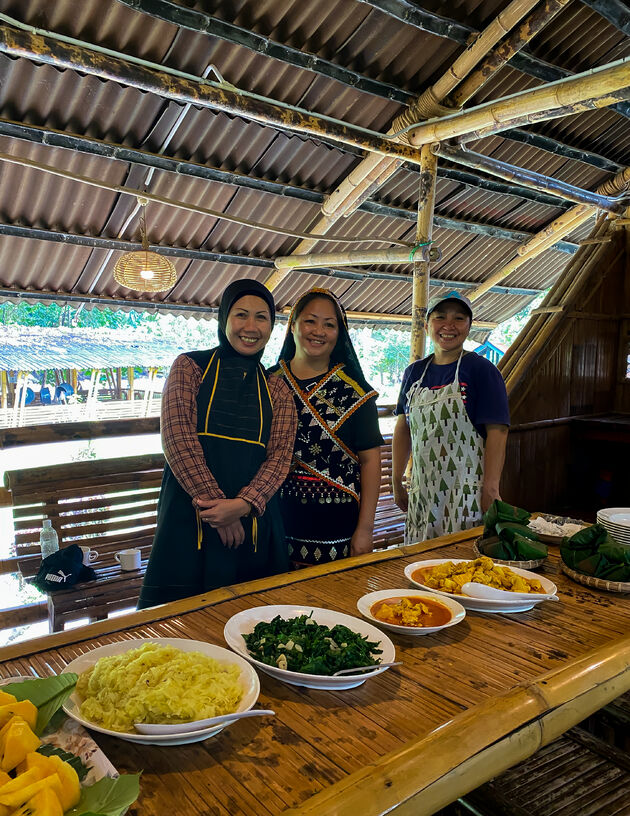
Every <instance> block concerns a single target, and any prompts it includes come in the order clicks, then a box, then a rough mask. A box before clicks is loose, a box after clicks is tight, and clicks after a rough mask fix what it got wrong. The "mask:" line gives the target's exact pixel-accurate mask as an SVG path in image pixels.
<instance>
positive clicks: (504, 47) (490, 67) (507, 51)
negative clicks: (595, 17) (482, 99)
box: [447, 0, 571, 108]
mask: <svg viewBox="0 0 630 816" xmlns="http://www.w3.org/2000/svg"><path fill="white" fill-rule="evenodd" d="M570 2H571V0H545V2H543V3H542V4H541V5H540V6H538V7H537V8H535V9H534V11H533V12H532V13H531V14H530V15H529V16H528V17H527V18H526V19H525V20H523V22H522V23H521V24H520V25H519V26H518V27H517V28H515V29H514V31H513V32H512V33H511V34H510V36H509V37H507V38H506V39H505V40H504V41H503V42H501V43H500V44H499V45H498V46H497V47H496V48H495V49H494V50H493V51H492V52H491V53H490V54H488V56H487V57H486V58H485V59H484V61H483V62H482V63H481V64H480V65H479V66H478V67H477V68H476V69H475V70H474V71H472V72H471V73H470V74H469V75H468V76H467V77H466V79H465V80H464V81H463V82H462V83H461V84H460V85H459V86H458V87H457V88H456V89H455V90H454V91H453V92H452V93H450V94H449V96H448V99H447V104H450V105H451V106H452V107H453V108H461V107H462V106H463V105H464V103H465V102H466V101H468V100H469V99H470V98H471V97H473V96H474V95H475V94H476V93H477V91H478V90H479V89H480V88H482V87H483V86H484V85H485V84H486V83H487V82H488V80H489V79H490V78H491V77H492V76H494V74H495V73H496V72H497V71H498V70H499V68H502V67H503V66H504V65H505V64H506V63H507V62H508V61H509V60H510V59H512V57H513V56H514V54H516V53H517V52H518V51H520V50H521V48H523V46H525V45H526V44H527V43H528V42H529V41H530V40H531V39H532V37H535V36H536V34H538V32H539V31H541V30H542V29H543V28H544V27H545V26H546V25H547V24H548V23H549V22H551V20H553V18H554V17H555V16H556V14H558V13H559V12H560V11H562V9H563V8H564V7H565V6H566V5H568V3H570Z"/></svg>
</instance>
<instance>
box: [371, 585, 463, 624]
mask: <svg viewBox="0 0 630 816" xmlns="http://www.w3.org/2000/svg"><path fill="white" fill-rule="evenodd" d="M357 609H358V610H359V612H360V613H361V614H362V615H363V617H364V618H367V619H368V620H369V621H371V622H372V623H376V624H377V625H378V626H383V627H385V628H386V629H391V630H392V631H393V632H398V633H399V634H404V635H430V634H433V633H434V632H439V631H441V630H442V629H447V628H448V627H449V626H455V624H456V623H460V622H461V621H462V620H463V619H464V618H465V617H466V610H465V609H464V607H463V606H462V605H461V604H460V603H458V602H457V601H456V600H454V599H453V598H438V597H436V595H435V593H433V592H419V591H418V590H408V589H380V590H378V591H377V592H370V593H368V594H367V595H364V596H363V597H362V598H359V600H358V601H357Z"/></svg>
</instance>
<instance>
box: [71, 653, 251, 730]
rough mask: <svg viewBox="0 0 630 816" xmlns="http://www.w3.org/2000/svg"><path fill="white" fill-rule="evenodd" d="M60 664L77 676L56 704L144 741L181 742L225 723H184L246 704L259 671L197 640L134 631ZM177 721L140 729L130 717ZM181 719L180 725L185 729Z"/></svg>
mask: <svg viewBox="0 0 630 816" xmlns="http://www.w3.org/2000/svg"><path fill="white" fill-rule="evenodd" d="M64 671H65V672H74V673H76V674H78V675H79V679H78V682H77V685H76V688H75V689H74V692H73V693H72V695H71V696H70V697H69V698H68V700H67V701H66V703H65V704H64V706H63V708H64V711H65V712H66V714H68V716H70V717H72V718H73V719H75V720H76V721H77V722H79V723H81V725H83V726H85V727H86V728H90V729H92V730H93V731H98V732H100V733H101V734H108V735H110V736H113V737H119V738H120V739H123V740H127V741H128V742H139V743H145V744H151V745H184V744H186V743H190V742H200V741H201V740H205V739H208V737H212V736H214V735H215V734H218V733H219V731H221V730H222V729H223V728H225V727H226V725H228V723H225V724H221V723H218V724H215V725H213V726H211V727H207V728H200V729H199V730H194V731H191V730H190V724H191V723H194V722H195V721H196V720H203V719H206V718H208V717H217V716H221V715H222V714H232V713H235V712H241V711H249V709H250V708H252V707H253V706H254V704H255V703H256V700H257V699H258V695H259V693H260V683H259V681H258V675H257V674H256V672H255V671H254V669H253V668H252V666H251V665H250V664H249V663H248V662H247V661H246V660H244V659H243V658H242V657H240V656H239V655H236V654H234V652H231V651H229V650H228V649H224V648H223V647H221V646H215V645H214V644H212V643H205V642H203V641H199V640H187V639H185V638H136V639H132V640H123V641H118V642H116V643H108V644H107V645H105V646H99V647H97V648H95V649H92V650H91V651H88V652H86V653H85V654H82V655H81V656H80V657H77V658H76V659H75V660H73V661H72V662H71V663H69V664H68V665H67V666H66V668H65V670H64ZM136 722H137V723H163V724H165V725H177V724H179V723H181V724H182V732H177V731H176V732H175V733H170V734H166V735H161V734H157V735H153V734H151V735H145V734H139V733H138V732H137V731H136V729H135V727H134V723H136ZM184 725H185V726H186V730H184Z"/></svg>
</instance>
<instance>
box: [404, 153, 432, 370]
mask: <svg viewBox="0 0 630 816" xmlns="http://www.w3.org/2000/svg"><path fill="white" fill-rule="evenodd" d="M436 180H437V156H436V155H435V153H434V152H433V151H432V150H431V147H430V146H429V145H425V146H424V147H423V148H422V163H421V165H420V191H419V194H418V224H417V226H416V245H419V244H421V243H425V242H430V241H431V237H432V235H433V212H434V209H435V184H436ZM429 268H430V262H429V261H425V260H420V259H418V260H414V264H413V285H412V294H411V315H412V321H411V348H410V351H409V361H410V362H411V363H413V362H415V361H416V360H421V359H422V358H423V357H424V349H425V344H426V328H425V323H426V316H427V305H428V303H429Z"/></svg>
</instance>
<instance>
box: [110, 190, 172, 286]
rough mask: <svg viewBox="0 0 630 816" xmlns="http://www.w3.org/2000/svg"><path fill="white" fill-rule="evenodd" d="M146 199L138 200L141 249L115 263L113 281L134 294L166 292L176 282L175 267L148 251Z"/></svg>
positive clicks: (122, 256)
mask: <svg viewBox="0 0 630 816" xmlns="http://www.w3.org/2000/svg"><path fill="white" fill-rule="evenodd" d="M148 203H149V202H148V200H147V199H146V198H140V197H139V198H138V204H140V206H141V207H142V211H141V214H140V240H141V241H142V249H139V250H136V251H135V252H126V253H125V254H124V255H121V257H120V258H119V259H118V260H117V261H116V266H115V267H114V279H115V280H116V281H117V282H118V283H120V284H121V285H122V286H126V287H127V289H134V290H135V291H136V292H166V291H167V290H168V289H170V288H171V287H172V286H174V285H175V282H176V281H177V273H176V272H175V267H174V266H173V264H172V263H171V262H170V261H169V259H168V258H164V257H163V256H162V255H158V253H157V252H150V251H149V239H148V238H147V222H146V207H147V204H148Z"/></svg>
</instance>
